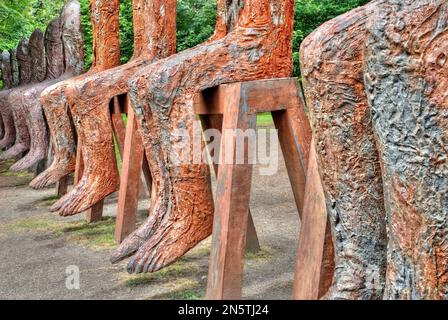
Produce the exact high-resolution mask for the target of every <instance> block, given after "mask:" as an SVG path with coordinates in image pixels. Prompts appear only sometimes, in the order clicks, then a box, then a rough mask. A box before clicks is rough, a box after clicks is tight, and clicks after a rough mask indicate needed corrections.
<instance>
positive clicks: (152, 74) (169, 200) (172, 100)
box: [112, 0, 294, 273]
mask: <svg viewBox="0 0 448 320" xmlns="http://www.w3.org/2000/svg"><path fill="white" fill-rule="evenodd" d="M242 3H244V6H241V5H240V4H242ZM243 7H244V8H243ZM218 8H219V9H220V12H219V14H220V15H219V19H218V23H217V30H216V32H215V35H214V37H213V38H212V40H210V41H208V42H206V43H204V44H202V45H199V46H197V47H195V48H192V49H189V50H186V51H184V52H182V53H179V54H177V55H174V56H172V57H170V58H168V59H164V60H161V61H159V62H156V63H153V64H151V65H149V66H146V67H145V68H143V69H142V70H141V71H140V72H139V75H137V76H136V77H134V78H133V79H132V80H131V81H130V85H131V99H132V106H133V108H134V110H135V113H136V115H137V119H138V121H139V125H140V129H141V134H142V136H143V141H144V147H145V150H146V155H147V157H148V160H149V163H150V168H151V173H152V174H153V177H154V179H155V181H156V183H157V187H158V188H157V194H156V197H157V200H156V204H155V206H154V208H153V210H152V212H151V214H150V217H149V218H148V220H147V221H146V222H145V223H144V225H142V227H141V228H139V229H138V230H137V231H136V232H134V233H133V234H132V235H131V236H130V237H128V239H126V240H125V241H124V242H123V244H122V245H121V246H120V247H119V248H118V249H117V250H116V251H115V252H114V254H113V257H112V261H113V262H117V261H120V260H122V259H124V258H126V257H129V256H132V258H131V260H130V262H129V264H128V271H129V272H137V273H139V272H152V271H157V270H160V269H161V268H163V267H165V266H167V265H169V264H171V263H173V262H175V261H176V260H177V259H178V258H179V257H181V256H182V255H183V254H185V253H186V252H187V251H188V250H190V249H191V248H193V247H194V246H195V245H196V244H197V243H198V242H199V241H201V240H202V239H204V238H206V237H208V236H209V235H210V233H211V229H212V220H213V200H212V194H211V190H210V178H209V168H208V166H207V165H194V164H180V165H179V164H176V163H173V161H172V159H171V158H170V154H171V151H172V147H173V146H172V141H171V139H170V135H171V133H172V132H173V130H176V129H178V128H185V129H187V130H188V131H189V133H190V136H192V130H193V121H194V120H195V114H194V110H193V98H194V96H195V94H196V93H198V92H200V91H201V90H203V89H206V88H209V87H214V86H217V85H219V84H222V83H228V82H239V81H248V80H256V79H265V78H274V77H287V76H289V75H290V74H291V71H292V41H291V40H292V30H293V15H294V1H293V0H286V1H285V0H246V1H244V2H243V1H238V0H234V1H225V0H221V1H219V6H218ZM235 10H236V11H235Z"/></svg>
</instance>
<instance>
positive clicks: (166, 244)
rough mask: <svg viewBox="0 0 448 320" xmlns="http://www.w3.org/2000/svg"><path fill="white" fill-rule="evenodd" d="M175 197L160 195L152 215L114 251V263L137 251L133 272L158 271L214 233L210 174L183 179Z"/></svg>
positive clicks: (176, 188)
mask: <svg viewBox="0 0 448 320" xmlns="http://www.w3.org/2000/svg"><path fill="white" fill-rule="evenodd" d="M177 184H178V186H176V187H175V188H174V192H173V194H172V195H171V197H159V200H158V202H157V204H156V206H155V208H154V211H153V213H152V215H151V216H150V217H149V218H148V219H147V221H146V222H145V223H144V224H143V225H142V226H141V227H140V228H139V229H138V230H137V231H135V232H134V233H133V234H131V235H130V236H129V237H128V238H127V239H126V240H125V241H124V242H123V243H122V244H121V246H120V247H119V248H118V249H117V250H116V251H115V252H114V253H113V255H112V257H111V262H112V263H117V262H119V261H121V260H123V259H126V258H127V257H130V256H132V255H134V256H133V257H132V258H131V260H130V261H129V263H128V267H127V271H128V272H129V273H142V272H156V271H158V270H160V269H162V268H164V267H166V266H168V265H170V264H172V263H174V262H175V261H177V260H178V259H179V258H180V257H182V256H183V255H184V254H185V253H186V252H188V251H189V250H191V249H192V248H194V247H195V246H196V245H197V244H198V243H199V242H201V241H202V240H204V239H206V238H207V237H209V236H210V235H211V232H212V227H213V201H212V197H211V191H210V185H209V181H208V178H206V177H203V178H202V179H200V180H198V179H197V178H192V179H185V180H184V179H181V180H180V181H179V182H177Z"/></svg>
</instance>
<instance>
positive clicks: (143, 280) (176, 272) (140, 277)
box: [124, 259, 204, 287]
mask: <svg viewBox="0 0 448 320" xmlns="http://www.w3.org/2000/svg"><path fill="white" fill-rule="evenodd" d="M203 272H204V270H202V269H201V268H200V267H199V266H197V265H195V264H191V263H185V262H183V261H182V259H181V260H180V261H178V262H176V263H175V264H173V265H171V266H169V267H166V268H164V269H162V270H160V271H158V272H155V273H142V274H137V275H126V276H125V280H124V282H125V285H126V286H127V287H137V286H142V285H149V284H154V283H158V282H167V281H170V280H175V279H179V278H187V277H196V276H199V275H200V274H202V273H203Z"/></svg>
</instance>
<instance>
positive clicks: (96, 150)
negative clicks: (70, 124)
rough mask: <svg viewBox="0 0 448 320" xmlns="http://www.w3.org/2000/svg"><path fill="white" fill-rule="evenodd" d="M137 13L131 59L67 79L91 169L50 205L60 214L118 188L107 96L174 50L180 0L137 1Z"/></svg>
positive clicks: (125, 88)
mask: <svg viewBox="0 0 448 320" xmlns="http://www.w3.org/2000/svg"><path fill="white" fill-rule="evenodd" d="M133 14H134V33H135V35H136V36H135V39H134V43H135V51H134V55H133V58H132V60H131V62H129V63H128V64H125V65H122V66H120V67H117V68H113V69H109V68H110V64H107V65H106V67H104V68H103V69H108V70H103V71H100V70H98V68H96V72H94V73H90V74H88V75H86V76H85V77H82V78H80V79H75V80H74V81H71V82H70V83H67V84H66V87H65V91H66V92H67V94H66V99H67V102H68V104H69V106H70V110H71V113H72V115H73V118H74V120H75V121H74V122H75V126H76V130H77V132H78V134H79V136H80V137H81V139H82V141H84V143H83V144H82V146H81V148H82V155H83V159H84V163H85V166H86V168H87V169H86V170H84V173H83V177H82V179H81V181H80V183H79V184H78V185H77V186H76V187H75V188H74V190H73V191H72V192H70V193H68V194H67V195H66V196H65V197H63V198H62V199H61V200H60V201H59V202H57V203H56V204H55V205H54V206H53V207H52V208H51V209H52V210H54V211H59V212H60V214H61V215H73V214H77V213H80V212H82V211H84V210H85V209H87V208H89V207H91V206H92V205H94V204H95V203H97V202H98V201H101V200H102V199H104V197H106V196H107V195H109V194H110V193H112V192H114V191H116V190H117V188H118V183H119V177H118V171H117V167H116V159H115V154H114V146H113V140H112V127H111V124H110V114H109V101H110V100H111V99H112V98H113V97H114V96H117V95H120V94H124V93H127V92H128V91H129V88H128V84H127V81H128V80H129V78H131V77H132V76H133V75H135V74H136V73H137V72H138V71H139V70H140V69H142V68H143V67H144V66H145V65H148V64H150V63H151V62H153V61H155V60H157V59H160V58H164V57H167V56H170V55H171V54H173V53H175V50H176V1H174V0H169V1H158V0H135V1H134V2H133ZM106 38H110V36H108V37H106ZM108 56H110V53H108ZM101 61H102V60H100V62H101Z"/></svg>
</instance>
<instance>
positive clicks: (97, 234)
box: [0, 216, 115, 250]
mask: <svg viewBox="0 0 448 320" xmlns="http://www.w3.org/2000/svg"><path fill="white" fill-rule="evenodd" d="M0 230H1V231H5V232H29V231H35V232H36V231H37V232H49V233H52V234H54V235H56V236H65V237H66V240H67V241H69V242H73V243H76V244H80V245H84V246H86V247H89V248H91V249H95V250H101V249H108V248H111V247H114V246H115V240H114V232H115V220H114V219H112V218H105V219H103V220H102V221H99V222H96V223H92V224H88V223H87V222H86V221H57V220H54V219H52V218H51V217H50V216H40V217H32V218H26V219H20V220H17V221H13V222H11V223H9V224H6V225H4V226H2V227H0Z"/></svg>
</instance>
